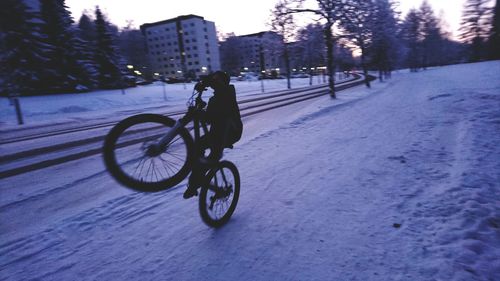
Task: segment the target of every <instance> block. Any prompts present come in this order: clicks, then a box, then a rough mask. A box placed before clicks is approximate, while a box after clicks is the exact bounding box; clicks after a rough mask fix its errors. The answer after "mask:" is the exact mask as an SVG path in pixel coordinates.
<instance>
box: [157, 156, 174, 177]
mask: <svg viewBox="0 0 500 281" xmlns="http://www.w3.org/2000/svg"><path fill="white" fill-rule="evenodd" d="M160 159H161V158H160ZM161 161H162V162H163V163H165V165H164V167H167V168H168V169H169V170H170V172H172V174H174V175H175V171H174V170H173V169H172V168H171V167H170V165H171V163H170V162H169V161H166V160H165V159H161Z"/></svg>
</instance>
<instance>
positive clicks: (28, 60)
mask: <svg viewBox="0 0 500 281" xmlns="http://www.w3.org/2000/svg"><path fill="white" fill-rule="evenodd" d="M3 4H4V5H3V6H4V7H8V9H7V8H6V9H2V10H0V23H1V25H0V42H1V43H0V85H1V87H0V92H1V94H2V95H8V96H12V95H36V94H47V93H67V92H84V91H89V90H92V89H111V88H120V87H124V86H125V85H124V75H126V74H127V68H126V65H127V64H132V63H136V65H137V66H142V65H144V63H145V62H147V59H146V58H145V56H146V51H145V47H144V42H143V39H142V35H141V34H140V31H139V30H134V29H132V28H131V27H130V26H129V27H128V28H125V29H124V30H122V31H119V30H118V28H117V27H116V26H114V25H112V24H110V23H109V21H107V19H106V17H105V16H104V15H103V13H102V11H101V10H100V9H99V7H96V8H95V10H94V11H93V13H92V14H83V15H81V17H80V19H79V21H78V22H74V20H73V18H72V16H71V14H70V12H69V11H68V8H67V7H66V6H65V3H64V1H63V0H62V1H61V0H40V1H38V2H37V3H36V4H38V6H37V7H35V9H33V8H32V7H30V6H27V5H26V4H25V2H24V1H19V0H4V2H3Z"/></svg>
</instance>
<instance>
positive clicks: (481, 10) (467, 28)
mask: <svg viewBox="0 0 500 281" xmlns="http://www.w3.org/2000/svg"><path fill="white" fill-rule="evenodd" d="M488 2H489V0H467V2H466V3H465V7H464V11H463V14H462V24H461V28H460V29H461V34H460V38H461V39H462V41H463V42H465V43H467V44H468V45H469V46H470V47H469V57H470V60H471V61H479V60H482V59H484V57H485V56H484V45H485V41H486V39H487V38H488V35H489V23H488V15H489V8H488V7H486V5H487V3H488Z"/></svg>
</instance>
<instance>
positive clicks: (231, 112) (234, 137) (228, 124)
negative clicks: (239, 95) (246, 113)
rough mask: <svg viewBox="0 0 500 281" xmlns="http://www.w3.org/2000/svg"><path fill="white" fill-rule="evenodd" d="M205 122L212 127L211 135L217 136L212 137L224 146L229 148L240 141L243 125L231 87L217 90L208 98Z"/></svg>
mask: <svg viewBox="0 0 500 281" xmlns="http://www.w3.org/2000/svg"><path fill="white" fill-rule="evenodd" d="M207 120H208V121H209V122H210V124H211V126H212V127H211V129H210V131H211V133H214V134H218V136H214V137H215V139H219V140H223V143H224V146H230V145H232V144H234V143H235V142H237V141H238V140H240V138H241V134H242V133H243V123H242V122H241V115H240V108H239V107H238V102H237V101H236V90H235V89H234V86H233V85H227V87H225V88H223V89H219V90H218V91H216V92H215V93H214V96H213V97H211V98H210V100H209V101H208V107H207ZM219 137H220V138H219Z"/></svg>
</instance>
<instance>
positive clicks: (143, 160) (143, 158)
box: [132, 157, 146, 176]
mask: <svg viewBox="0 0 500 281" xmlns="http://www.w3.org/2000/svg"><path fill="white" fill-rule="evenodd" d="M145 159H146V157H142V158H141V160H140V161H139V164H137V167H136V168H135V171H134V173H133V174H132V176H134V175H135V174H136V173H137V171H138V169H139V167H141V169H140V171H142V169H143V168H144V164H145V163H146V161H145ZM141 163H142V165H141ZM139 175H140V173H139Z"/></svg>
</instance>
